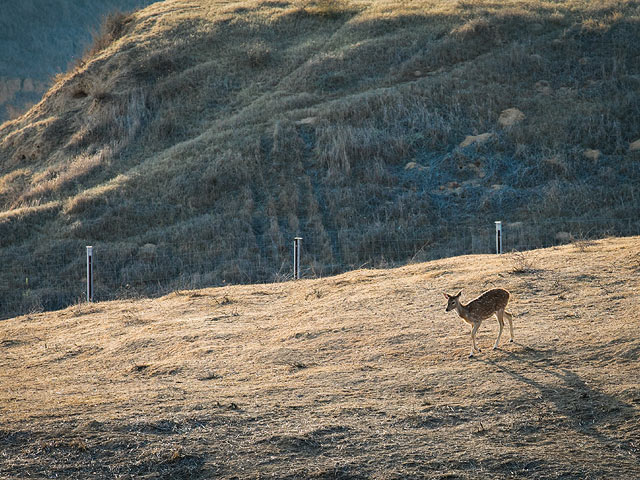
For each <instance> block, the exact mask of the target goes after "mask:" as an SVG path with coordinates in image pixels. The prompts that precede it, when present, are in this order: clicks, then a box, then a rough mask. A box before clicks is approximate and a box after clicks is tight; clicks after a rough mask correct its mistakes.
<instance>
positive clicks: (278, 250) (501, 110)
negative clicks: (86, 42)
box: [0, 0, 640, 316]
mask: <svg viewBox="0 0 640 480" xmlns="http://www.w3.org/2000/svg"><path fill="white" fill-rule="evenodd" d="M639 19H640V6H639V5H638V3H637V2H636V1H633V0H607V1H601V2H589V1H584V0H565V1H550V0H549V1H547V0H518V1H515V0H509V1H501V2H495V1H489V0H469V1H467V0H464V1H463V0H460V1H449V0H446V1H444V0H442V1H439V0H420V1H412V2H404V1H393V0H389V1H384V2H382V1H367V0H361V1H358V0H353V1H351V0H291V1H256V0H248V1H241V2H233V1H210V2H202V1H187V0H167V1H164V2H158V3H154V4H152V5H150V6H149V7H147V8H145V9H143V10H140V11H137V12H134V13H132V14H128V15H119V16H112V17H110V18H109V19H108V21H107V22H106V23H105V25H104V26H103V28H102V30H101V32H102V33H101V35H100V36H98V38H96V40H95V43H94V45H93V47H92V48H91V49H90V50H89V51H88V52H87V54H86V56H85V57H84V58H83V59H82V60H80V61H78V62H77V64H76V65H75V66H74V67H73V68H71V69H70V70H69V71H68V72H66V73H64V74H61V75H59V76H58V77H57V78H56V81H55V83H54V85H53V86H52V88H51V89H50V90H49V91H48V92H47V93H46V95H45V96H44V98H43V99H42V101H41V102H40V103H39V104H38V105H36V106H34V107H33V108H32V109H31V110H30V111H28V112H27V113H26V114H25V115H23V116H21V117H19V118H17V119H15V120H13V121H11V122H7V123H5V124H3V125H2V126H0V209H1V210H2V211H1V212H0V261H1V263H2V265H3V268H2V273H1V274H0V293H1V294H2V298H3V301H4V305H3V308H2V310H3V315H4V316H6V315H12V314H15V313H19V312H25V311H39V310H43V309H51V308H59V307H61V306H65V305H69V304H71V303H73V302H74V301H76V300H77V298H78V297H80V296H81V295H82V291H81V289H82V278H81V276H82V271H83V261H84V259H83V252H84V247H85V245H94V246H95V247H96V251H97V252H100V253H99V254H100V259H101V262H102V265H103V267H102V270H101V273H102V276H101V278H100V279H99V281H100V282H101V285H100V288H99V289H98V290H99V291H100V292H102V295H104V297H103V298H118V297H121V296H122V295H124V294H126V295H149V294H157V293H158V292H166V291H170V290H171V289H173V288H177V287H180V286H188V287H190V288H192V287H202V286H212V285H222V284H225V283H226V284H228V283H238V282H242V283H247V282H256V281H258V282H268V281H273V280H277V279H280V278H283V277H286V275H287V274H288V273H289V272H290V257H291V252H290V241H291V239H292V238H293V237H294V236H295V235H301V236H303V237H304V238H305V248H306V250H305V252H306V255H307V258H306V259H305V265H306V266H307V268H308V271H307V272H306V273H307V274H308V275H313V276H322V275H327V274H332V273H336V272H340V271H344V270H347V269H349V268H354V267H356V268H357V267H358V266H361V265H365V264H366V265H369V266H371V265H378V264H389V263H391V264H393V263H394V262H406V261H407V260H408V259H411V258H414V257H415V256H416V254H417V253H420V254H421V259H433V258H439V257H443V256H451V255H454V254H460V253H473V252H475V253H484V252H488V251H489V247H490V245H491V237H490V229H491V228H492V227H493V221H494V220H503V221H505V222H508V223H509V225H517V226H518V227H517V228H518V229H519V230H518V231H519V232H520V233H519V234H518V238H522V241H518V243H517V244H515V245H513V247H514V248H518V249H522V248H530V247H532V246H548V245H551V244H553V243H555V242H557V241H558V240H559V239H562V240H561V241H570V240H571V239H574V238H581V237H584V238H596V237H601V236H604V235H631V234H638V233H640V223H639V221H638V216H637V212H638V211H639V210H640V195H639V192H638V185H640V159H639V157H638V155H640V154H639V153H638V151H639V150H638V149H639V148H640V144H638V142H636V140H638V139H639V138H640V115H639V112H640V95H638V91H639V87H640V62H639V61H638V57H637V51H638V49H637V48H635V47H636V46H638V45H639V42H638V39H639V33H640V23H639ZM487 228H488V229H489V235H488V236H487V238H485V236H483V235H485V234H484V233H478V230H481V231H486V229H487ZM513 228H515V227H513ZM512 230H513V229H512ZM508 238H511V239H513V238H515V237H514V235H510V236H509V237H508ZM454 244H455V245H457V246H456V247H455V248H454V247H452V245H454ZM97 255H98V254H97ZM42 265H44V266H45V267H46V268H45V269H44V270H43V269H42V268H41V266H42ZM123 291H126V292H125V293H124V294H123V293H122V292H123ZM131 292H133V293H131Z"/></svg>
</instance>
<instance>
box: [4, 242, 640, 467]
mask: <svg viewBox="0 0 640 480" xmlns="http://www.w3.org/2000/svg"><path fill="white" fill-rule="evenodd" d="M527 255H528V257H527V258H526V259H525V260H523V259H522V258H520V257H518V256H511V255H503V256H496V255H493V256H479V255H478V256H466V257H457V258H450V259H445V260H440V261H434V262H429V263H420V264H415V265H411V266H407V267H403V268H399V269H394V270H360V271H355V272H351V273H346V274H343V275H340V276H337V277H332V278H327V279H322V280H302V281H297V282H287V283H281V284H270V285H255V286H234V287H226V288H215V289H204V290H192V291H177V292H175V293H173V294H171V295H168V296H166V297H163V298H160V299H156V300H139V301H114V302H106V303H96V304H78V305H76V306H73V307H69V308H67V309H65V310H61V311H58V312H51V313H47V314H33V315H28V316H23V317H17V318H14V319H9V320H6V321H3V322H2V331H1V333H0V350H1V353H2V355H1V356H0V358H1V360H0V383H1V384H2V389H1V390H0V446H1V447H2V452H3V453H2V455H3V461H2V462H0V475H3V476H16V475H17V476H23V477H26V476H41V477H45V476H46V477H50V476H54V475H59V476H65V477H67V478H70V477H73V478H93V477H104V476H109V477H111V476H113V477H117V476H125V477H126V476H136V477H142V478H147V477H148V478H151V477H153V476H157V475H160V476H164V477H168V476H170V477H171V478H212V477H217V478H238V477H241V478H265V477H275V478H385V479H386V478H505V479H506V478H513V477H516V478H536V479H541V478H545V479H546V478H549V479H550V478H576V479H577V478H635V477H636V476H638V475H640V469H639V467H638V456H639V454H640V450H639V449H640V436H639V435H638V429H639V428H638V427H639V426H640V425H639V419H640V416H639V413H640V412H639V408H640V390H639V388H638V385H639V382H638V380H639V377H638V373H637V357H638V352H639V351H640V340H639V339H638V337H637V335H636V327H637V320H638V312H637V308H638V305H637V292H638V289H640V238H638V237H632V238H621V239H607V240H603V241H598V242H593V243H590V244H588V245H582V244H580V245H573V244H572V245H567V246H564V247H560V248H553V249H546V250H539V251H535V252H530V253H528V254H527ZM523 263H525V264H526V267H527V268H522V265H523ZM497 286H500V287H504V288H507V289H509V290H510V291H511V292H512V300H511V303H510V307H509V308H510V310H511V311H512V312H513V313H514V326H515V340H516V341H515V343H513V344H509V343H507V342H506V339H503V344H502V345H501V347H500V349H499V350H496V351H493V350H491V349H490V347H491V345H492V344H493V340H494V339H495V334H496V330H497V322H496V321H493V320H488V321H487V322H486V323H485V324H483V326H482V327H481V329H480V331H479V336H478V339H479V347H480V348H481V349H482V352H481V353H480V354H478V355H477V357H476V358H475V359H471V360H470V359H467V353H468V350H469V342H470V339H469V328H468V326H467V325H466V324H464V323H463V322H462V321H461V320H460V319H459V318H457V316H456V315H454V314H453V313H449V314H447V313H445V312H444V306H445V305H444V300H443V299H442V295H441V293H440V292H441V291H445V290H446V291H453V290H456V291H457V289H463V291H464V293H463V298H464V299H467V300H469V299H471V298H473V297H474V296H475V295H477V294H479V293H481V292H482V291H484V290H486V289H488V288H491V287H497Z"/></svg>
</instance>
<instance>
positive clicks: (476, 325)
mask: <svg viewBox="0 0 640 480" xmlns="http://www.w3.org/2000/svg"><path fill="white" fill-rule="evenodd" d="M478 328H480V322H478V323H474V324H473V328H472V329H471V353H470V354H469V358H471V357H473V352H475V351H476V350H477V351H478V352H479V351H480V349H479V348H478V347H476V332H477V331H478Z"/></svg>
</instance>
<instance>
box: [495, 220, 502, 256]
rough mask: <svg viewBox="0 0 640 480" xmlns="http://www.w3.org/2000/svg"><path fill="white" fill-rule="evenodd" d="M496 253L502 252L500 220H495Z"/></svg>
mask: <svg viewBox="0 0 640 480" xmlns="http://www.w3.org/2000/svg"><path fill="white" fill-rule="evenodd" d="M495 224H496V253H497V254H498V255H500V254H501V253H502V222H501V221H496V222H495Z"/></svg>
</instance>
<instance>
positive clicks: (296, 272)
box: [293, 237, 302, 280]
mask: <svg viewBox="0 0 640 480" xmlns="http://www.w3.org/2000/svg"><path fill="white" fill-rule="evenodd" d="M301 242H302V237H295V238H294V239H293V278H294V279H295V280H300V247H301Z"/></svg>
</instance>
